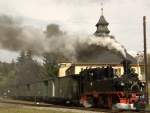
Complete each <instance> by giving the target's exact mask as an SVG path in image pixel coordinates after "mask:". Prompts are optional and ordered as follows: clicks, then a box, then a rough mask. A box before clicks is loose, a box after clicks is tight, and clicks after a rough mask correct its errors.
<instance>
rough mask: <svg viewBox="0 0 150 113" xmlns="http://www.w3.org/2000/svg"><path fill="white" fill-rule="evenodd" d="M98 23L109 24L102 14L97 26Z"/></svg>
mask: <svg viewBox="0 0 150 113" xmlns="http://www.w3.org/2000/svg"><path fill="white" fill-rule="evenodd" d="M99 25H109V23H108V22H107V21H106V19H105V17H104V16H103V15H101V16H100V19H99V21H98V23H97V24H96V26H97V27H98V26H99Z"/></svg>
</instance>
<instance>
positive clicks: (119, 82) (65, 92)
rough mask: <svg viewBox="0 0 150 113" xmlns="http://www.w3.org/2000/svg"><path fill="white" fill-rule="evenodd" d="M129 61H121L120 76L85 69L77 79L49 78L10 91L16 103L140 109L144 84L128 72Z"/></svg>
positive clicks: (105, 69)
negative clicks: (29, 102) (24, 101)
mask: <svg viewBox="0 0 150 113" xmlns="http://www.w3.org/2000/svg"><path fill="white" fill-rule="evenodd" d="M130 63H131V62H130V61H129V60H124V61H122V64H123V67H124V74H123V75H122V76H121V77H119V76H117V75H115V74H114V69H113V68H112V67H111V66H107V67H102V68H90V69H85V70H83V71H81V72H80V74H78V75H69V76H65V77H61V78H59V77H56V78H50V79H47V80H42V81H38V82H34V83H28V84H22V85H19V86H16V87H14V88H11V92H10V95H11V96H13V97H15V98H19V99H28V100H34V101H46V102H53V103H57V104H59V103H64V104H67V105H70V104H75V105H81V106H84V107H103V108H122V109H136V108H137V106H138V107H142V108H144V106H145V100H144V90H145V84H144V82H141V81H140V80H139V79H138V74H136V73H135V72H134V70H132V68H131V66H130Z"/></svg>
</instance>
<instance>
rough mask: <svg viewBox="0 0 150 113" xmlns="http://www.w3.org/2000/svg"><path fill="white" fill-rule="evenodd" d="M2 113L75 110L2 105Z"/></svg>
mask: <svg viewBox="0 0 150 113" xmlns="http://www.w3.org/2000/svg"><path fill="white" fill-rule="evenodd" d="M0 113H73V112H69V111H67V112H62V111H55V110H44V109H36V108H22V107H17V106H16V107H11V106H9V107H8V106H0Z"/></svg>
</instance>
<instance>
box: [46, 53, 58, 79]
mask: <svg viewBox="0 0 150 113" xmlns="http://www.w3.org/2000/svg"><path fill="white" fill-rule="evenodd" d="M44 68H45V71H46V74H47V75H48V76H51V77H56V76H57V75H58V69H59V66H58V63H57V60H56V57H55V56H54V55H52V54H49V53H45V55H44Z"/></svg>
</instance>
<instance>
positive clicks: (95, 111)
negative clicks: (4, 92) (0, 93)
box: [0, 98, 150, 113]
mask: <svg viewBox="0 0 150 113" xmlns="http://www.w3.org/2000/svg"><path fill="white" fill-rule="evenodd" d="M0 103H4V104H11V105H20V106H27V107H35V108H40V109H42V108H43V109H53V110H61V111H62V110H65V111H67V110H68V111H73V112H77V113H150V111H144V110H143V111H123V110H108V109H99V108H83V107H76V106H64V105H54V104H47V103H41V102H40V103H39V102H36V103H35V102H31V101H22V100H13V99H3V98H0Z"/></svg>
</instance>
